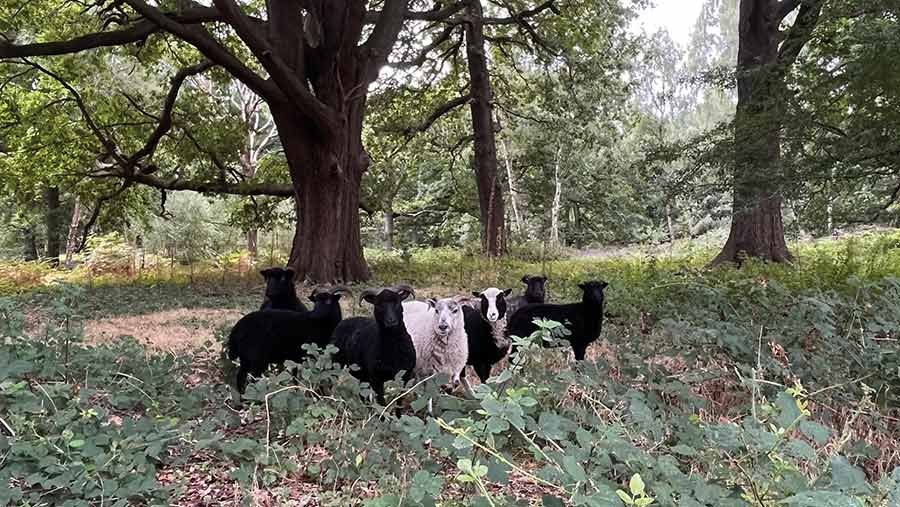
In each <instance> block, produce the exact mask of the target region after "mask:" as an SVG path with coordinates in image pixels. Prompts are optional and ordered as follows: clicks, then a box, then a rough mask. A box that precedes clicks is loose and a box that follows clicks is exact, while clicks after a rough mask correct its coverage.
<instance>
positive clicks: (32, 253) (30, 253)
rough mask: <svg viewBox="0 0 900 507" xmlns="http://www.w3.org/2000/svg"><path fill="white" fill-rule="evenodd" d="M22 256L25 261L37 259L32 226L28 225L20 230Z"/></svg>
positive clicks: (35, 240)
mask: <svg viewBox="0 0 900 507" xmlns="http://www.w3.org/2000/svg"><path fill="white" fill-rule="evenodd" d="M22 257H23V258H24V259H25V260H26V261H36V260H38V247H37V238H36V237H35V234H34V227H31V226H28V227H26V228H25V229H23V230H22Z"/></svg>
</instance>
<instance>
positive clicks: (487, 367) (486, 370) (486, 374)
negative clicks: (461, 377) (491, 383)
mask: <svg viewBox="0 0 900 507" xmlns="http://www.w3.org/2000/svg"><path fill="white" fill-rule="evenodd" d="M472 368H474V369H475V373H477V374H478V378H479V379H481V383H482V384H484V383H485V382H487V379H489V378H491V364H490V363H478V364H473V365H472Z"/></svg>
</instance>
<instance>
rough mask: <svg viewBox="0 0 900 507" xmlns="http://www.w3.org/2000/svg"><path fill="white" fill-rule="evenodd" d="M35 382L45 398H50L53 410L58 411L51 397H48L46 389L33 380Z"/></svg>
mask: <svg viewBox="0 0 900 507" xmlns="http://www.w3.org/2000/svg"><path fill="white" fill-rule="evenodd" d="M35 384H37V386H38V389H40V390H41V392H42V393H44V396H46V397H47V399H48V400H50V404H51V405H53V412H54V413H56V412H59V409H58V408H56V403H54V402H53V398H51V397H50V393H48V392H47V390H46V389H44V386H42V385H41V383H40V382H35Z"/></svg>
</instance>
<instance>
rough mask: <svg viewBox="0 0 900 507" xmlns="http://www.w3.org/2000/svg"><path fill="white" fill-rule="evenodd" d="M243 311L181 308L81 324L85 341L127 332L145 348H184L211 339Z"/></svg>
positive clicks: (94, 340)
mask: <svg viewBox="0 0 900 507" xmlns="http://www.w3.org/2000/svg"><path fill="white" fill-rule="evenodd" d="M243 314H244V312H242V311H240V310H234V309H216V308H181V309H177V310H165V311H161V312H152V313H147V314H144V315H127V316H121V317H108V318H101V319H92V320H89V321H87V323H86V324H85V329H84V335H85V339H86V340H87V341H88V342H98V343H99V342H104V341H109V340H113V339H115V338H117V337H119V336H123V335H127V336H133V337H135V338H136V339H137V340H138V341H139V342H141V343H143V344H145V345H146V346H147V347H148V348H153V349H158V350H186V349H191V348H195V347H200V346H202V345H203V344H204V343H205V342H206V341H208V340H213V339H214V333H215V332H216V330H218V329H220V328H222V327H227V326H230V325H232V324H234V322H236V321H237V320H238V319H239V318H240V317H241V315H243Z"/></svg>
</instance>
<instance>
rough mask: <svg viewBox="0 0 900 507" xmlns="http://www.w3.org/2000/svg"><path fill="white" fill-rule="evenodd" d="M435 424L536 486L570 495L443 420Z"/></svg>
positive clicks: (440, 419)
mask: <svg viewBox="0 0 900 507" xmlns="http://www.w3.org/2000/svg"><path fill="white" fill-rule="evenodd" d="M435 422H437V424H438V426H440V427H441V428H443V429H445V430H447V431H449V432H450V433H452V434H454V435H456V436H458V437H462V438H464V439H466V440H468V441H469V443H471V444H472V445H474V446H475V447H477V448H479V449H481V450H482V451H484V452H486V453H488V454H490V455H491V456H493V457H494V458H496V459H497V460H499V461H500V462H501V463H503V464H505V465H507V466H509V467H510V468H512V469H513V470H515V471H517V472H519V473H520V474H522V475H524V476H525V477H528V478H529V479H531V480H532V481H533V482H536V483H538V484H543V485H544V486H548V487H551V488H553V489H555V490H557V491H561V492H562V493H565V494H566V495H567V496H568V495H569V494H570V492H569V491H567V490H566V488H564V487H562V486H560V485H558V484H553V483H552V482H549V481H546V480H544V479H541V478H540V477H538V476H536V475H534V474H532V473H530V472H529V471H527V470H525V469H524V468H522V467H520V466H519V465H516V464H515V463H513V462H512V461H510V460H508V459H506V458H505V457H504V456H503V455H501V454H500V453H498V452H497V451H495V450H493V449H491V448H489V447H486V446H484V445H482V444H481V443H480V442H478V441H477V440H475V439H473V438H472V437H470V436H469V435H467V434H466V432H465V431H463V430H461V429H457V428H454V427H453V426H450V425H449V424H447V423H446V422H444V419H442V418H440V417H438V418H437V419H435Z"/></svg>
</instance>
